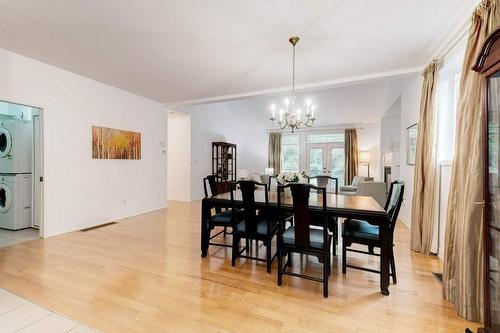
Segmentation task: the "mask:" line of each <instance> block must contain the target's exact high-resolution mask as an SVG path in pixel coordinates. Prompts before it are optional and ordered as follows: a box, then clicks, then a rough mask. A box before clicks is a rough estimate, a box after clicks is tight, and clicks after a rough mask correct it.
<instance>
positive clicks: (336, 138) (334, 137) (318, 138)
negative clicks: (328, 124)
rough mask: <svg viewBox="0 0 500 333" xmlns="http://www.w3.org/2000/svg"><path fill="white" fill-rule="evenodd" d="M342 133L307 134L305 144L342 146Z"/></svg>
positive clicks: (343, 135)
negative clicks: (335, 143) (340, 144)
mask: <svg viewBox="0 0 500 333" xmlns="http://www.w3.org/2000/svg"><path fill="white" fill-rule="evenodd" d="M344 137H345V134H344V133H333V134H309V135H308V136H307V143H330V142H332V143H334V142H337V143H342V144H344Z"/></svg>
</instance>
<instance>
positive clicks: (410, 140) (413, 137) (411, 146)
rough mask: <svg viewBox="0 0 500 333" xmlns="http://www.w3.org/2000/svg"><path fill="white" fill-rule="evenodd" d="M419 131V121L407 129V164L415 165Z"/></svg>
mask: <svg viewBox="0 0 500 333" xmlns="http://www.w3.org/2000/svg"><path fill="white" fill-rule="evenodd" d="M417 133H418V123H416V124H413V125H411V126H410V127H408V128H407V129H406V164H408V165H415V156H416V155H417Z"/></svg>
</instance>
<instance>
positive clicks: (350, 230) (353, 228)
mask: <svg viewBox="0 0 500 333" xmlns="http://www.w3.org/2000/svg"><path fill="white" fill-rule="evenodd" d="M344 237H355V238H362V239H369V240H374V241H378V240H379V228H378V226H376V225H371V224H370V223H368V222H366V221H362V220H349V221H348V222H346V223H345V224H344Z"/></svg>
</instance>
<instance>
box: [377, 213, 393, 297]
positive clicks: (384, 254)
mask: <svg viewBox="0 0 500 333" xmlns="http://www.w3.org/2000/svg"><path fill="white" fill-rule="evenodd" d="M379 232H380V241H381V243H382V244H381V245H382V246H381V248H380V292H381V293H382V295H385V296H387V295H389V246H391V244H389V241H390V237H389V223H388V221H387V220H382V221H381V223H380V225H379Z"/></svg>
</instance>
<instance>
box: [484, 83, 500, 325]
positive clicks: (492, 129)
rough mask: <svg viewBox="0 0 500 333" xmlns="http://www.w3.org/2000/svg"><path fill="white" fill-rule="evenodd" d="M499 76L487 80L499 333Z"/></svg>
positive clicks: (492, 273) (493, 294)
mask: <svg viewBox="0 0 500 333" xmlns="http://www.w3.org/2000/svg"><path fill="white" fill-rule="evenodd" d="M499 124H500V73H496V74H495V75H493V76H492V77H490V78H489V79H488V169H489V170H488V178H489V184H488V189H489V200H488V203H487V204H488V212H489V217H488V219H489V220H488V223H489V235H490V238H489V260H488V262H489V277H488V281H489V283H488V284H489V297H490V327H491V329H493V332H500V187H499V182H498V167H499V154H498V149H499V141H500V132H499Z"/></svg>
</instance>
